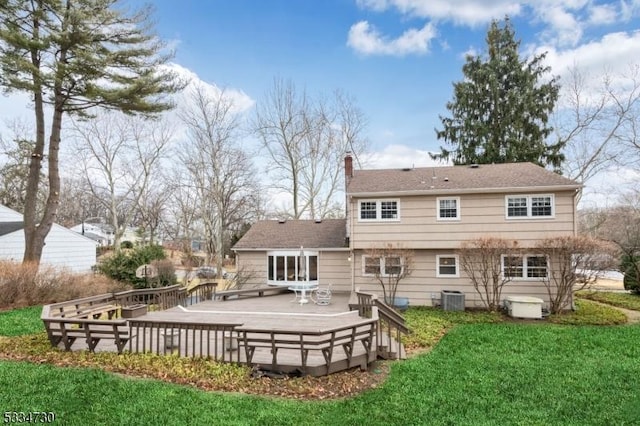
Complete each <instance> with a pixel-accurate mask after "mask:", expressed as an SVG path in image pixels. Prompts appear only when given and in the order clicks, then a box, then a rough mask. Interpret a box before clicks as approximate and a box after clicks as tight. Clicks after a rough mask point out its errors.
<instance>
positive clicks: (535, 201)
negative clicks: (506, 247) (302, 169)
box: [234, 156, 581, 307]
mask: <svg viewBox="0 0 640 426" xmlns="http://www.w3.org/2000/svg"><path fill="white" fill-rule="evenodd" d="M345 180H346V219H345V220H328V221H327V220H325V221H304V220H297V221H281V222H278V221H262V222H258V223H256V224H255V225H254V226H253V227H252V228H251V229H250V230H249V231H248V232H247V234H246V235H245V236H244V237H243V238H242V239H241V240H240V241H239V242H238V243H237V244H236V246H235V247H234V250H235V251H236V253H237V256H238V265H239V268H240V269H241V270H242V269H245V270H246V271H251V274H253V275H252V279H251V280H250V282H252V283H255V284H265V283H267V284H271V285H288V284H290V283H291V282H293V281H300V280H302V281H310V282H317V283H318V284H320V285H326V284H329V283H331V284H332V287H333V288H334V289H336V290H344V291H352V290H353V289H355V288H361V289H362V290H366V291H372V292H377V293H380V294H381V288H380V287H379V284H378V282H377V281H376V280H375V277H374V273H373V271H375V270H378V271H381V272H382V273H384V269H385V267H388V266H387V265H385V264H384V259H382V260H381V259H380V258H375V257H371V256H369V255H368V253H369V251H370V250H371V249H372V248H376V247H382V246H384V245H387V244H392V245H393V246H395V247H401V248H402V249H407V250H411V252H412V253H413V267H412V272H411V275H409V276H408V277H407V278H405V279H403V280H402V281H401V282H400V285H399V287H398V293H397V295H398V296H403V297H408V298H409V299H410V303H411V304H412V305H431V304H433V303H434V302H437V301H438V299H439V297H440V291H441V290H455V291H461V292H463V293H464V294H465V302H466V305H467V306H469V307H474V306H482V304H481V302H480V299H479V296H478V294H477V293H476V291H475V290H474V288H473V286H472V284H471V282H470V280H469V278H468V277H467V276H466V275H465V273H464V271H463V270H462V267H461V265H460V259H459V255H458V254H457V250H458V249H459V248H460V247H461V244H462V243H463V242H464V241H468V240H473V239H476V238H479V237H486V236H493V237H499V238H504V239H508V240H510V241H514V242H517V244H518V246H519V247H521V248H525V249H528V248H531V251H527V250H525V251H524V253H525V254H523V255H521V256H519V258H518V259H515V260H514V259H513V258H510V262H512V263H511V264H510V273H511V274H512V276H513V275H515V276H513V279H512V281H511V282H510V283H508V284H507V285H506V286H505V288H504V291H503V296H504V297H506V296H512V295H526V296H535V297H539V298H541V299H543V300H547V299H548V296H547V294H546V289H545V287H544V286H543V284H542V281H541V279H540V277H541V276H544V275H546V269H547V268H549V266H550V265H549V264H548V263H549V260H548V259H547V258H546V257H544V256H541V255H540V254H538V253H536V252H535V250H534V249H533V248H534V247H535V245H536V243H537V242H538V241H540V240H541V239H542V238H545V237H554V236H561V235H574V234H575V233H576V226H577V225H576V202H577V194H578V193H579V191H580V188H581V186H580V185H579V184H577V183H576V182H574V181H572V180H570V179H567V178H565V177H562V176H560V175H558V174H555V173H553V172H550V171H548V170H546V169H544V168H542V167H539V166H537V165H534V164H531V163H513V164H494V165H478V166H476V165H473V166H451V167H427V168H407V169H386V170H354V169H353V163H352V159H351V157H349V156H347V158H346V159H345ZM301 247H302V249H301ZM514 261H515V262H516V264H515V265H514V264H513V262H514ZM301 262H302V263H301ZM303 264H304V265H303ZM301 265H303V267H302V266H301ZM300 270H301V271H303V272H305V274H304V276H299V275H298V271H300ZM307 272H308V273H307Z"/></svg>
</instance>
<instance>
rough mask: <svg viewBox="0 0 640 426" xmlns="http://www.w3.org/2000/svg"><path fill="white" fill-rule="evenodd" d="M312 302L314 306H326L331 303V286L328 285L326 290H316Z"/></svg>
mask: <svg viewBox="0 0 640 426" xmlns="http://www.w3.org/2000/svg"><path fill="white" fill-rule="evenodd" d="M314 302H315V303H316V305H321V306H324V305H328V304H329V303H331V284H329V285H328V286H327V287H326V288H318V289H317V290H316V291H315V297H314Z"/></svg>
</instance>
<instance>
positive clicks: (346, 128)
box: [253, 79, 366, 219]
mask: <svg viewBox="0 0 640 426" xmlns="http://www.w3.org/2000/svg"><path fill="white" fill-rule="evenodd" d="M364 124H365V119H364V116H363V114H362V112H361V111H360V110H359V109H358V108H357V107H356V105H355V103H354V101H353V99H352V98H350V97H349V96H347V95H345V94H344V93H342V92H339V91H337V92H335V93H334V96H333V98H331V99H330V100H329V101H327V100H324V99H320V100H313V99H310V98H309V97H308V96H307V94H306V92H305V91H302V92H299V91H297V89H296V87H295V85H294V84H293V83H292V82H291V81H283V80H279V79H276V80H275V81H274V84H273V87H272V89H271V91H270V92H268V93H267V95H266V97H265V99H264V100H263V102H262V103H259V104H258V107H257V109H256V115H255V119H254V123H253V129H254V131H255V133H256V134H257V135H258V137H259V139H260V142H261V144H262V147H263V148H264V149H265V151H266V152H267V153H268V155H269V158H270V160H271V163H270V170H271V173H272V178H274V181H275V182H276V183H274V187H275V189H277V190H280V191H283V192H285V193H287V194H289V195H290V196H291V199H292V206H291V211H290V213H289V214H290V215H291V216H292V217H293V218H295V219H300V218H302V217H305V216H306V217H311V218H325V217H329V216H332V215H335V213H336V199H337V198H336V194H337V193H338V192H339V191H340V190H341V189H342V187H343V185H342V178H343V175H344V173H342V169H341V166H342V159H343V157H344V155H345V153H346V152H347V151H350V152H352V153H353V154H354V155H355V157H356V161H358V154H360V153H361V152H362V151H363V150H364V147H365V145H366V141H365V140H364V138H363V136H362V131H363V128H364Z"/></svg>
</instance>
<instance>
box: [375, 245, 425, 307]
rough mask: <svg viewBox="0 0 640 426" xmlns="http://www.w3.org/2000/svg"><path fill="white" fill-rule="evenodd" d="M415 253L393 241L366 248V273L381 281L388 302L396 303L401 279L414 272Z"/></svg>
mask: <svg viewBox="0 0 640 426" xmlns="http://www.w3.org/2000/svg"><path fill="white" fill-rule="evenodd" d="M414 255H415V254H414V251H413V250H410V249H406V248H403V247H402V245H400V244H391V243H389V244H387V245H384V246H380V247H372V248H370V249H368V250H365V265H364V268H365V273H367V274H371V275H373V276H374V277H375V279H376V280H377V281H378V283H380V286H381V287H382V296H383V297H384V301H385V302H386V303H390V304H393V303H394V300H395V298H396V294H397V292H398V285H399V284H400V281H402V280H403V279H405V278H406V277H408V276H409V275H411V273H412V272H413V262H414Z"/></svg>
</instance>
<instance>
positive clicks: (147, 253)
mask: <svg viewBox="0 0 640 426" xmlns="http://www.w3.org/2000/svg"><path fill="white" fill-rule="evenodd" d="M164 258H165V254H164V249H163V248H162V247H161V246H158V245H148V246H138V247H135V248H134V249H133V250H130V251H124V250H122V251H119V252H117V253H114V254H113V255H112V256H110V257H109V258H108V259H106V260H105V261H103V262H102V263H101V264H100V266H99V267H98V270H99V271H100V272H102V273H103V274H105V275H106V276H108V277H110V278H113V279H115V280H118V281H122V282H125V283H129V284H132V285H133V286H134V287H135V288H145V287H153V286H155V285H158V284H159V285H170V284H173V283H174V282H175V271H173V270H172V271H170V272H169V271H168V266H164V265H163V266H162V269H163V271H162V274H163V275H162V279H161V280H157V279H144V278H138V277H136V269H138V267H140V266H142V265H145V264H151V263H152V262H153V261H157V260H163V259H164ZM171 268H173V265H172V266H171ZM171 274H173V278H171V277H170V275H171Z"/></svg>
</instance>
